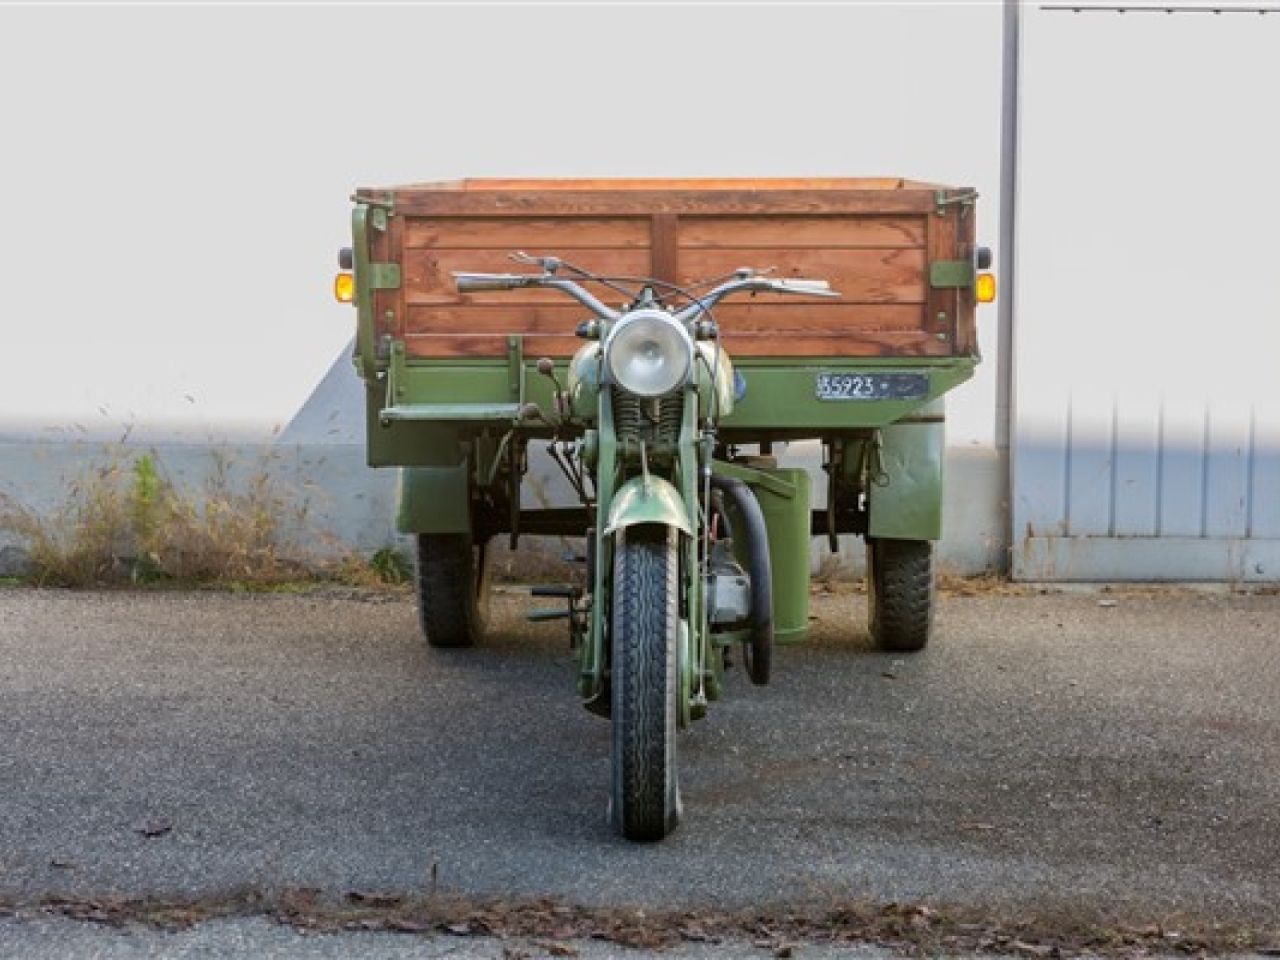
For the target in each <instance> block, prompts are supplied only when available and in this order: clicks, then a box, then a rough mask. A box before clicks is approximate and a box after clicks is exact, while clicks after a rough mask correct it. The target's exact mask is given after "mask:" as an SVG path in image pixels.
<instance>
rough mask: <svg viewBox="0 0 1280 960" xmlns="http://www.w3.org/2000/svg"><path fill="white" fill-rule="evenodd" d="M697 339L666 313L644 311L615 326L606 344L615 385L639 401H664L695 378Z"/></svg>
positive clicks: (609, 372) (608, 372)
mask: <svg viewBox="0 0 1280 960" xmlns="http://www.w3.org/2000/svg"><path fill="white" fill-rule="evenodd" d="M693 351H694V346H693V338H692V337H691V336H690V335H689V331H687V330H686V329H685V328H684V325H683V324H681V323H680V322H679V321H678V320H676V319H675V318H674V317H672V316H671V315H670V314H667V313H665V312H664V311H662V310H656V309H651V308H644V309H640V310H635V311H633V312H631V313H629V314H627V315H626V316H624V317H622V318H621V319H620V320H618V321H617V323H615V324H614V325H613V328H612V329H611V330H610V331H609V336H608V338H607V339H606V340H605V344H604V366H605V371H606V375H607V377H608V380H609V382H610V383H612V384H613V385H615V386H617V387H620V388H621V389H623V390H625V391H627V392H628V393H630V394H633V395H635V396H637V397H664V396H667V395H668V394H671V393H674V392H675V391H677V390H679V389H680V388H681V387H683V386H685V385H687V384H688V383H689V381H690V379H691V378H692V376H693Z"/></svg>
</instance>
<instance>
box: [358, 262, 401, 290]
mask: <svg viewBox="0 0 1280 960" xmlns="http://www.w3.org/2000/svg"><path fill="white" fill-rule="evenodd" d="M366 276H367V279H366V281H365V282H366V283H367V284H368V286H369V289H370V290H399V289H400V264H398V263H370V264H369V265H368V267H367V269H366Z"/></svg>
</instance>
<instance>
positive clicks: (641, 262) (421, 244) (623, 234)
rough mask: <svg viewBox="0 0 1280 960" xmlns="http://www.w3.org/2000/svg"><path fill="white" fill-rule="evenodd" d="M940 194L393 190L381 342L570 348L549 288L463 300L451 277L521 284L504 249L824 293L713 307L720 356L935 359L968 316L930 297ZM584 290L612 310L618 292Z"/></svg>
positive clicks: (585, 185) (952, 242) (949, 236)
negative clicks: (391, 264) (391, 285)
mask: <svg viewBox="0 0 1280 960" xmlns="http://www.w3.org/2000/svg"><path fill="white" fill-rule="evenodd" d="M942 189H946V188H940V187H936V186H934V185H931V184H919V183H909V182H906V181H900V180H894V179H867V180H848V179H844V180H769V181H739V180H707V181H666V180H664V181H649V180H634V181H612V180H611V181H594V180H593V181H524V180H503V181H461V182H458V183H452V184H424V185H419V186H411V187H397V188H393V189H392V191H390V192H391V193H393V194H394V196H395V215H394V216H393V217H391V218H390V221H391V223H393V224H394V225H395V227H394V230H395V231H397V232H396V233H394V234H393V236H391V237H389V238H388V240H387V248H386V251H385V253H386V258H387V259H392V260H398V261H399V262H400V264H401V268H402V287H401V289H400V290H399V291H396V292H394V293H392V294H386V295H383V294H380V295H379V310H380V311H381V310H384V309H391V310H393V311H394V312H395V317H396V323H395V325H394V333H395V335H397V336H400V337H403V338H404V339H405V344H406V351H407V352H408V354H409V355H410V356H413V357H420V358H428V357H504V356H505V355H506V339H507V337H509V336H511V335H519V336H523V337H525V338H526V340H525V346H524V349H525V352H526V354H529V355H532V354H547V355H551V356H565V355H568V354H570V353H572V352H573V351H574V350H575V349H576V348H577V347H578V346H579V345H580V341H578V340H576V338H574V337H573V336H572V331H573V328H574V327H575V326H576V324H577V322H578V321H580V320H582V319H585V318H586V315H587V311H586V309H585V308H583V307H580V306H578V305H577V304H574V303H573V302H572V301H570V300H568V299H567V298H566V297H565V296H564V295H563V294H561V293H558V292H556V291H549V290H535V289H522V290H511V291H484V292H478V293H473V294H467V295H462V294H459V293H458V291H457V289H456V286H455V283H454V280H453V276H452V274H453V273H454V272H476V273H486V272H491V273H522V272H530V268H528V267H526V266H522V265H519V264H515V263H512V262H511V260H510V259H509V254H510V253H511V252H513V251H516V250H523V251H526V252H528V253H532V254H535V255H555V256H558V257H561V258H562V259H564V260H566V261H569V262H571V263H574V264H576V265H577V266H579V267H581V268H583V269H585V270H589V271H591V272H594V273H599V274H603V275H613V276H627V277H644V276H655V277H658V278H662V279H672V280H674V281H675V282H677V283H680V284H682V285H686V286H688V285H693V284H695V283H698V282H702V281H707V280H710V279H714V278H723V277H725V276H727V275H729V274H731V273H732V272H733V271H735V270H737V269H739V268H741V267H752V268H757V269H770V268H771V269H772V270H773V274H772V275H774V276H777V277H809V278H817V279H824V280H827V281H828V282H830V283H831V285H832V287H833V288H834V289H836V290H838V291H839V292H840V294H841V298H840V299H838V300H816V299H814V298H810V297H791V296H787V297H783V296H779V295H776V294H760V295H757V296H756V297H753V298H751V299H749V300H748V299H744V298H739V299H737V300H736V301H728V302H726V303H724V304H722V305H721V306H720V307H718V308H716V310H715V317H716V319H717V320H718V321H719V322H720V324H721V326H722V328H723V329H724V331H725V343H726V346H727V347H728V348H729V350H730V352H731V353H732V355H734V356H742V357H768V356H779V357H787V356H795V357H803V356H808V357H824V356H841V357H849V356H947V355H951V354H952V353H953V352H955V351H956V348H957V343H956V342H955V336H956V331H957V328H956V326H955V325H956V323H957V312H958V313H959V321H958V322H959V329H960V331H961V332H963V330H964V329H965V326H964V325H965V321H966V316H965V314H966V312H967V314H968V322H969V325H970V327H971V325H972V313H973V309H972V304H969V305H968V306H967V311H966V305H965V304H963V303H962V302H961V299H960V297H959V296H958V295H957V293H956V291H955V290H941V291H935V290H931V288H930V286H929V263H930V262H931V261H932V260H937V259H945V260H951V259H958V258H959V254H958V252H957V248H958V246H959V245H961V244H962V243H963V242H964V237H963V236H962V235H961V230H962V229H963V228H959V229H958V228H957V224H956V211H957V210H958V209H959V208H958V207H957V206H951V207H949V208H948V209H947V211H946V214H945V215H943V216H939V214H938V206H937V191H939V190H942ZM949 192H951V193H954V192H955V190H954V189H951V190H950V191H949ZM363 193H365V194H367V195H369V196H375V197H378V198H382V197H384V196H385V195H386V194H387V193H388V191H365V192H363ZM970 232H971V231H970ZM396 251H399V256H398V257H397V256H396ZM375 259H377V258H375ZM703 289H705V288H703ZM593 292H594V293H596V294H597V295H598V296H600V297H601V298H602V299H603V300H604V301H605V302H606V303H609V304H611V305H618V301H619V299H620V298H619V296H618V295H617V294H616V293H613V292H611V291H607V290H602V289H601V288H599V287H597V288H595V289H594V290H593ZM939 309H945V310H946V311H947V313H948V323H947V325H946V326H945V327H938V325H937V323H936V313H937V311H938V310H939ZM941 332H945V333H946V334H947V335H948V336H947V338H945V339H942V340H939V339H938V334H939V333H941Z"/></svg>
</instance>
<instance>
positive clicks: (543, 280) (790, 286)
mask: <svg viewBox="0 0 1280 960" xmlns="http://www.w3.org/2000/svg"><path fill="white" fill-rule="evenodd" d="M453 279H454V282H455V283H456V284H457V287H458V292H459V293H479V292H483V291H489V290H515V289H518V288H521V287H550V288H552V289H554V290H561V291H563V292H564V293H567V294H568V295H569V296H571V297H573V298H574V299H575V300H577V301H578V302H579V303H581V304H582V305H583V306H585V307H586V308H587V309H588V310H590V311H591V312H592V313H594V314H595V315H596V316H597V317H599V318H600V319H601V320H617V319H618V318H619V317H621V316H622V315H623V312H622V311H619V310H614V309H612V308H611V307H607V306H605V305H604V304H603V303H601V302H600V300H598V299H597V298H596V297H594V296H593V295H592V294H590V293H589V292H587V291H586V290H585V289H583V288H582V286H580V285H579V284H578V283H576V282H575V281H573V280H568V279H565V278H563V277H556V276H553V275H552V274H550V273H546V272H544V273H454V275H453ZM748 290H749V291H752V292H760V291H770V292H773V293H789V294H798V295H801V296H809V297H838V296H840V294H839V293H838V292H836V291H835V290H832V289H831V284H829V283H828V282H827V281H826V280H813V279H807V278H800V277H793V278H790V279H777V280H775V279H771V278H769V277H763V276H759V275H756V274H753V273H751V272H750V271H747V270H739V271H738V275H737V276H735V277H734V279H732V280H729V281H726V282H725V283H722V284H720V285H719V286H718V287H716V288H715V289H713V290H711V291H709V292H708V293H706V294H705V295H703V296H701V297H695V298H694V300H693V302H692V303H690V304H689V305H688V306H687V307H685V308H684V309H683V310H680V311H678V312H677V313H676V314H674V317H675V319H676V320H678V321H679V322H681V323H688V322H689V321H690V320H693V319H694V318H695V317H697V316H698V314H700V313H705V312H706V311H708V310H710V309H711V308H712V307H714V306H715V305H716V304H717V303H719V302H720V301H721V300H723V299H724V298H725V297H728V296H731V295H732V294H735V293H740V292H742V291H748Z"/></svg>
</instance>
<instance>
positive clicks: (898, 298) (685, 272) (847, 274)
mask: <svg viewBox="0 0 1280 960" xmlns="http://www.w3.org/2000/svg"><path fill="white" fill-rule="evenodd" d="M745 252H747V253H750V255H751V259H752V260H753V261H754V262H752V263H744V262H743V257H744V251H742V250H722V249H705V250H704V249H691V250H683V251H681V254H680V273H681V279H682V281H683V282H685V283H691V282H693V281H695V280H702V279H705V278H707V277H716V276H723V275H724V274H728V273H732V272H733V271H734V270H736V269H737V268H738V267H743V266H752V267H759V268H769V267H772V268H773V269H774V273H773V274H772V276H776V277H780V278H786V277H808V278H817V279H822V280H827V281H828V282H830V284H831V286H832V289H834V290H838V291H839V292H840V295H841V299H843V300H845V301H846V302H850V303H919V302H920V301H921V299H922V296H923V291H924V290H925V286H926V278H927V272H928V267H927V264H926V263H925V257H924V251H923V250H912V249H901V248H898V249H894V248H889V249H872V250H840V249H830V250H795V249H789V248H785V247H776V248H773V249H754V250H751V251H745ZM758 297H759V299H761V300H765V299H768V300H769V301H772V302H784V301H792V300H794V301H797V302H807V303H810V304H820V303H822V301H816V300H815V299H814V298H812V297H783V296H779V295H777V294H759V295H758Z"/></svg>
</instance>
